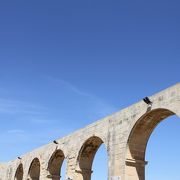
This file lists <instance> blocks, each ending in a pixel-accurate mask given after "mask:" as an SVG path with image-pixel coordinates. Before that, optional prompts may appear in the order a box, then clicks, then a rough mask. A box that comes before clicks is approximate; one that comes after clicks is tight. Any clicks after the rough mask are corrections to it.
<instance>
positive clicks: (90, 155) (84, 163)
mask: <svg viewBox="0 0 180 180" xmlns="http://www.w3.org/2000/svg"><path fill="white" fill-rule="evenodd" d="M103 143H104V142H103V140H102V139H101V138H99V137H97V136H92V137H90V138H89V139H87V140H86V141H85V142H84V144H83V145H82V147H81V149H80V151H79V154H78V159H77V160H78V165H79V168H78V170H76V172H77V173H78V174H79V176H78V179H81V180H90V179H91V174H92V164H93V160H94V156H95V154H96V152H97V150H98V149H99V147H100V146H101V144H103Z"/></svg>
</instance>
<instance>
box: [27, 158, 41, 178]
mask: <svg viewBox="0 0 180 180" xmlns="http://www.w3.org/2000/svg"><path fill="white" fill-rule="evenodd" d="M28 178H29V179H30V180H39V178H40V161H39V159H38V158H34V159H33V160H32V162H31V165H30V167H29V173H28Z"/></svg>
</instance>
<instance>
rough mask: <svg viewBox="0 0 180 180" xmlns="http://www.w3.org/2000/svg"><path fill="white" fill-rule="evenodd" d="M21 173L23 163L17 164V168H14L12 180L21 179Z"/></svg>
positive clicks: (22, 172)
mask: <svg viewBox="0 0 180 180" xmlns="http://www.w3.org/2000/svg"><path fill="white" fill-rule="evenodd" d="M23 174H24V171H23V165H22V163H21V164H19V166H18V168H17V170H16V173H15V177H14V180H22V179H23Z"/></svg>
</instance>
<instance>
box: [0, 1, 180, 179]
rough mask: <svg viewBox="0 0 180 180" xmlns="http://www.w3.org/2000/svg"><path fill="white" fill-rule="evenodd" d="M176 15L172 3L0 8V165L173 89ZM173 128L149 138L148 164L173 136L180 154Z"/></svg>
mask: <svg viewBox="0 0 180 180" xmlns="http://www.w3.org/2000/svg"><path fill="white" fill-rule="evenodd" d="M179 7H180V2H179V1H177V0H171V1H170V0H156V1H155V0H152V1H142V0H141V1H140V0H137V1H130V0H127V1H123V0H122V1H117V0H114V1H106V0H105V1H99V0H96V1H95V0H91V1H90V0H87V1H79V0H78V1H70V0H66V1H64V0H62V1H57V0H54V1H49V0H43V1H42V0H39V1H35V0H31V1H20V0H17V1H8V0H7V1H1V2H0V119H1V126H0V144H1V148H0V160H1V161H7V160H10V159H14V158H16V157H17V156H19V155H21V154H24V153H26V152H27V151H30V150H32V149H34V148H36V147H39V146H41V145H43V144H45V143H48V142H50V141H52V140H53V139H56V138H59V137H62V136H64V135H66V134H68V133H70V132H73V131H74V130H76V129H78V128H81V127H84V126H85V125H87V124H89V123H92V122H94V121H96V120H97V119H99V118H101V117H104V116H106V115H108V114H110V113H112V112H115V111H117V110H120V109H122V108H124V107H127V106H129V105H131V104H133V103H135V102H137V101H139V100H141V99H142V98H143V97H144V96H148V95H152V94H154V93H156V92H158V91H160V90H163V89H165V88H167V87H169V86H171V85H174V84H175V83H177V82H179V77H180V71H179V69H180V68H179V67H180V51H179V50H180V21H179V19H180V11H179ZM172 119H173V120H174V121H173V120H172V121H173V123H172V121H171V123H169V122H170V121H168V120H167V122H166V121H164V122H163V123H162V124H160V126H159V129H158V131H157V133H156V131H155V132H154V133H153V135H152V139H151V140H150V142H149V149H148V152H147V153H148V159H150V160H151V159H153V162H156V161H155V160H156V159H157V158H156V157H157V154H158V157H159V156H160V155H162V154H163V153H167V154H168V152H169V151H170V150H173V148H169V147H170V146H168V143H170V144H171V143H172V142H167V141H165V144H166V146H165V147H166V148H163V150H162V149H161V146H157V145H158V144H159V142H163V140H166V139H167V138H170V139H171V137H172V138H173V137H174V138H176V141H174V139H173V142H174V146H176V147H177V150H179V149H178V148H180V145H178V144H177V140H178V137H180V131H179V128H180V123H179V121H178V120H177V119H178V118H176V117H173V118H172ZM69 124H71V126H69ZM167 132H172V133H167ZM159 133H160V134H159ZM174 133H175V134H174ZM157 147H158V148H157ZM154 148H155V149H154ZM165 149H166V150H165ZM102 151H104V150H103V148H102ZM162 151H163V153H162ZM151 152H152V153H151ZM177 152H178V151H177ZM177 152H176V153H177ZM156 153H157V154H156ZM101 154H103V153H101ZM104 154H105V152H104ZM167 154H163V155H162V157H164V158H165V159H166V158H167V156H168V155H167ZM173 154H175V152H173ZM99 156H100V155H99ZM97 158H98V157H97ZM178 158H179V157H178V154H177V155H176V160H174V161H173V164H174V165H173V166H172V165H170V166H169V167H164V172H167V169H168V171H169V172H171V171H172V172H174V171H173V170H169V169H170V168H174V166H175V165H176V163H177V162H178V161H179V160H180V159H179V160H178ZM162 159H163V158H162ZM162 159H160V160H159V161H158V162H159V163H160V165H164V164H166V163H164V162H163V163H162ZM150 160H149V161H150ZM158 162H157V163H158ZM166 162H167V161H166ZM157 163H155V165H157ZM96 164H98V162H97V163H96ZM152 165H153V164H149V166H148V168H151V166H152ZM155 165H154V166H153V167H152V168H151V169H148V171H149V172H151V171H152V172H154V171H153V170H154V169H153V168H155V167H156V166H155ZM97 166H98V165H97ZM96 168H98V167H96ZM155 169H156V170H157V169H158V168H157V167H156V168H155ZM178 170H180V169H177V171H176V172H178ZM149 174H150V175H154V174H157V177H152V176H150V177H149V176H148V179H149V180H150V179H163V180H166V179H172V178H171V177H172V176H170V175H167V174H165V173H162V172H159V171H158V172H157V173H149ZM163 175H166V176H165V177H163ZM176 175H177V176H176V177H174V178H173V180H176V179H179V177H178V174H177V173H176ZM97 177H99V175H97V176H96V178H95V179H97ZM160 177H161V178H160Z"/></svg>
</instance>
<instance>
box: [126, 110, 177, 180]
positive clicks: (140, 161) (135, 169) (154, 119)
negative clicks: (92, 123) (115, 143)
mask: <svg viewBox="0 0 180 180" xmlns="http://www.w3.org/2000/svg"><path fill="white" fill-rule="evenodd" d="M174 114H175V113H174V112H172V111H170V110H168V109H163V108H158V109H154V110H152V111H150V112H147V113H146V114H144V115H143V116H142V117H141V118H140V119H139V120H137V122H136V123H135V125H134V126H133V128H132V129H131V132H130V135H129V138H128V142H127V151H126V164H125V177H126V178H125V179H128V180H145V165H146V164H147V162H146V161H145V153H146V147H147V143H148V140H149V138H150V136H151V134H152V132H153V130H154V129H155V128H156V126H157V125H158V124H159V123H160V122H161V121H163V120H164V119H166V118H167V117H169V116H172V115H174Z"/></svg>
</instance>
